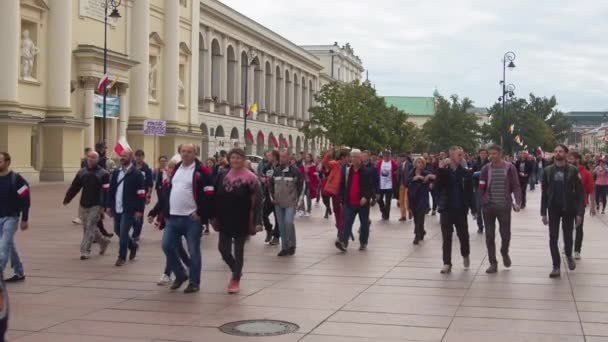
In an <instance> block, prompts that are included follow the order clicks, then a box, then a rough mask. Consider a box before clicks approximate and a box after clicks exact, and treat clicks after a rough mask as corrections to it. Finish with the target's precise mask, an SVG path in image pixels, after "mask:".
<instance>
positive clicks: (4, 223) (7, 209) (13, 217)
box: [0, 152, 30, 283]
mask: <svg viewBox="0 0 608 342" xmlns="http://www.w3.org/2000/svg"><path fill="white" fill-rule="evenodd" d="M10 165H11V156H10V154H8V153H6V152H0V271H2V273H4V269H5V268H6V264H7V263H8V260H9V258H10V261H11V266H12V267H13V270H14V271H15V275H13V276H12V277H11V278H8V279H6V280H5V281H6V282H9V283H13V282H19V281H23V280H25V272H24V271H23V265H22V264H21V260H20V259H19V254H18V253H17V247H16V245H15V233H17V227H18V226H20V228H21V230H27V229H28V227H29V224H28V217H29V209H30V188H29V185H28V183H27V181H26V180H25V179H24V178H23V177H22V176H21V175H20V174H18V173H16V172H14V171H12V170H11V169H10ZM20 219H21V223H19V220H20Z"/></svg>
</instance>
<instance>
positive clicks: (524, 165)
mask: <svg viewBox="0 0 608 342" xmlns="http://www.w3.org/2000/svg"><path fill="white" fill-rule="evenodd" d="M515 168H516V169H517V171H518V172H519V186H520V187H521V208H522V209H524V208H526V190H527V189H528V182H529V180H530V175H531V174H532V170H533V168H534V165H533V163H532V162H531V161H529V160H528V152H526V151H522V152H520V153H519V156H518V158H517V161H516V162H515Z"/></svg>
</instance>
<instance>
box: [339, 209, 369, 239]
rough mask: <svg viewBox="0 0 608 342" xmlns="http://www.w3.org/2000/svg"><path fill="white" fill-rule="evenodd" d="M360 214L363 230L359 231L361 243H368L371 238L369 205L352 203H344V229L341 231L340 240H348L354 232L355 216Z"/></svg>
mask: <svg viewBox="0 0 608 342" xmlns="http://www.w3.org/2000/svg"><path fill="white" fill-rule="evenodd" d="M357 215H359V222H360V223H361V232H360V233H359V243H361V244H362V245H367V242H368V240H369V207H368V206H365V207H360V206H356V207H353V206H352V205H350V204H345V205H344V229H343V230H342V232H341V236H340V241H342V242H348V239H349V238H350V236H351V235H352V234H353V224H354V223H355V217H357Z"/></svg>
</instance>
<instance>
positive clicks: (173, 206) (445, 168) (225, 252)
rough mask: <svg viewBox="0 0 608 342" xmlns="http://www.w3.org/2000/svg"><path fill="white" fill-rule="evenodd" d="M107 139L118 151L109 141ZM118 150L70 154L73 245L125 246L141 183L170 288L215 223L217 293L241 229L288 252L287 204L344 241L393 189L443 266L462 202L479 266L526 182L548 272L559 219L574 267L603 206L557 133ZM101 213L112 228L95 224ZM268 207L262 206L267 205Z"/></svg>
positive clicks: (3, 229)
mask: <svg viewBox="0 0 608 342" xmlns="http://www.w3.org/2000/svg"><path fill="white" fill-rule="evenodd" d="M118 152H119V153H118ZM117 153H118V154H119V162H118V163H117V164H116V165H114V164H115V163H114V162H113V161H112V160H111V159H109V158H108V157H107V156H106V147H105V146H104V145H103V144H97V145H96V146H95V150H90V149H87V150H86V151H85V158H84V159H83V163H82V168H81V169H80V171H79V172H78V173H77V174H76V176H75V177H74V180H73V182H72V183H71V185H70V186H69V188H68V190H67V192H66V194H65V197H64V200H63V204H64V205H67V204H68V203H70V201H72V200H73V199H74V198H75V197H76V196H77V194H78V193H80V200H79V215H78V219H75V222H78V223H81V224H82V226H83V227H84V228H83V236H82V241H81V244H80V258H81V259H82V260H87V259H89V258H91V253H92V252H91V248H92V245H93V244H98V245H99V254H100V255H104V254H105V253H106V251H107V247H108V246H109V244H110V241H111V240H110V239H111V238H112V236H113V235H116V236H117V238H118V258H117V259H116V262H115V265H116V266H123V265H125V264H126V263H127V262H128V261H130V260H133V259H134V258H136V256H137V252H138V250H139V248H140V247H139V240H140V236H141V233H142V228H143V225H144V221H145V218H144V214H145V211H146V206H150V205H151V199H152V194H153V192H155V193H156V198H157V201H156V203H155V205H154V206H153V207H151V208H149V211H148V213H147V221H148V222H149V223H150V224H154V225H155V226H156V227H157V228H158V229H161V230H163V237H162V250H163V252H164V254H165V256H166V265H165V268H164V270H163V272H162V275H161V279H160V281H159V283H158V284H159V285H163V286H168V287H170V288H171V289H172V290H177V289H180V288H181V287H182V286H183V285H184V284H187V286H186V288H185V290H184V292H185V293H193V292H197V291H199V288H200V283H201V269H202V262H201V238H202V236H203V235H205V234H209V233H210V227H211V228H212V229H214V230H215V231H217V232H218V234H219V237H218V250H219V252H220V255H221V257H222V259H223V260H224V261H225V262H226V264H227V265H228V266H229V268H230V270H231V273H232V276H231V277H230V281H229V284H228V288H227V290H228V292H229V293H238V292H239V286H240V279H241V276H242V274H243V265H244V254H245V245H246V243H247V241H248V240H249V239H250V237H251V236H253V235H256V234H257V233H259V232H262V231H263V230H265V233H266V237H265V242H266V243H268V244H269V245H273V246H274V245H279V244H280V252H279V253H278V256H279V257H289V256H293V255H295V253H296V247H297V243H296V241H297V240H296V228H295V225H294V219H295V217H296V215H299V216H302V217H306V216H310V213H311V208H312V206H313V203H314V202H315V201H316V203H320V202H321V201H322V203H323V204H324V206H325V218H326V219H329V218H330V217H331V216H333V219H334V220H335V228H336V240H335V246H336V248H337V249H339V250H340V251H341V252H346V251H347V250H348V248H349V244H350V243H351V242H352V241H354V236H355V234H354V233H353V225H354V224H355V220H356V218H357V217H358V219H359V228H358V234H357V235H358V239H359V250H360V251H365V250H366V249H367V248H368V244H369V241H370V225H371V224H372V221H371V220H370V210H371V209H372V208H373V207H374V206H375V205H376V204H378V207H379V209H380V212H381V217H382V220H390V218H391V203H392V201H393V198H394V199H396V201H397V202H398V205H397V207H398V209H399V211H398V215H399V219H398V220H399V221H400V222H406V221H408V220H413V222H414V240H413V244H415V245H419V244H420V243H421V242H422V241H424V239H425V235H426V231H425V218H426V216H427V215H432V216H435V215H437V213H438V214H439V222H440V226H441V236H442V252H443V267H442V268H441V273H442V274H447V273H450V272H451V271H452V241H453V240H452V236H453V233H454V231H456V235H457V237H458V240H459V245H460V254H461V256H462V258H463V266H464V267H465V269H466V268H468V267H469V266H470V258H469V257H470V253H471V251H470V244H469V225H468V215H469V213H470V214H472V215H473V216H474V217H475V220H476V222H477V228H478V233H480V234H483V233H484V231H485V237H486V246H487V254H488V260H489V263H490V266H489V267H488V269H487V270H486V272H487V273H496V272H497V271H498V260H497V256H496V243H495V234H496V223H497V222H498V231H499V235H500V237H501V248H500V254H501V256H502V263H503V265H504V267H505V268H509V267H511V264H512V262H511V258H510V256H509V243H510V239H511V215H512V212H513V211H514V212H519V211H520V210H522V209H524V208H525V207H526V204H527V203H526V192H527V190H528V188H529V189H530V190H531V191H534V190H535V187H536V185H537V184H539V183H540V186H541V191H542V196H541V211H540V215H541V220H542V222H543V224H545V225H547V226H548V230H549V245H550V252H551V257H552V266H553V268H552V271H551V273H550V277H559V276H560V268H561V265H560V264H561V257H560V250H559V246H558V240H559V232H560V226H561V230H562V232H563V240H564V252H565V255H566V260H567V266H568V268H569V269H570V270H574V269H575V268H576V261H575V260H576V259H579V258H580V255H581V248H582V241H583V221H584V215H585V211H586V208H588V209H589V213H590V215H592V216H593V215H595V214H596V212H599V211H600V210H601V213H602V214H604V212H605V209H606V196H607V193H608V168H607V166H606V162H607V161H608V158H602V157H600V156H597V157H594V158H592V157H589V156H581V155H580V154H579V153H577V152H574V151H572V152H570V151H569V150H568V148H567V147H566V146H564V145H557V146H556V147H555V149H554V151H553V154H552V158H551V159H548V158H544V157H545V155H544V154H543V153H542V151H540V153H538V154H539V155H538V156H537V157H535V156H534V155H532V154H528V153H527V152H521V153H519V154H518V156H517V159H516V160H515V161H513V160H511V158H510V157H509V156H504V155H503V151H502V149H501V147H500V146H497V145H491V146H489V147H487V148H484V149H480V150H479V151H477V153H476V154H475V155H468V154H465V152H464V151H463V149H462V148H460V147H458V146H453V147H451V148H450V149H449V151H447V152H440V153H438V154H436V155H429V154H423V155H418V156H411V155H409V154H400V155H399V156H397V157H396V158H394V157H393V155H392V154H391V152H390V151H384V152H382V153H381V155H377V154H375V153H373V152H368V151H360V150H358V149H352V150H346V149H339V150H338V149H331V150H329V151H327V152H326V153H325V155H324V156H323V157H322V158H314V157H313V156H312V155H311V154H306V153H303V152H302V153H301V154H300V156H296V155H291V154H289V153H288V152H286V151H280V152H279V151H269V152H267V153H266V154H265V156H264V159H263V160H262V162H260V163H259V164H258V165H257V168H256V169H255V170H254V168H253V167H252V164H251V162H250V161H249V160H248V158H247V156H246V155H245V152H244V151H243V150H241V149H238V148H235V149H233V150H231V151H230V152H228V153H222V154H220V155H218V157H217V158H210V159H207V160H205V161H201V160H199V159H198V158H197V155H196V147H195V146H194V145H191V144H184V145H181V146H180V147H179V149H178V153H177V154H176V155H175V156H172V157H170V158H169V157H165V156H162V157H160V158H159V160H158V163H159V165H158V167H157V168H154V169H153V168H151V167H149V166H148V165H147V164H146V163H145V162H144V158H145V154H144V152H143V151H141V150H137V151H132V150H131V149H130V148H127V149H124V150H120V151H117ZM10 163H11V158H10V155H9V154H8V153H0V267H2V270H4V268H5V267H6V265H7V263H8V261H9V260H10V262H11V266H12V268H13V270H14V275H13V276H12V277H10V278H6V281H7V282H18V281H23V280H24V279H25V272H24V268H23V265H22V264H21V261H20V259H19V254H18V252H17V248H16V245H15V242H14V235H15V233H16V232H17V230H18V227H20V228H21V230H26V229H28V213H29V207H30V189H29V185H28V183H27V182H26V180H25V179H24V178H23V177H22V176H20V175H19V174H18V173H16V172H14V171H11V169H10ZM104 217H107V218H111V219H112V223H113V228H114V229H113V234H112V233H111V232H108V231H107V229H106V228H105V225H104ZM271 218H272V219H271Z"/></svg>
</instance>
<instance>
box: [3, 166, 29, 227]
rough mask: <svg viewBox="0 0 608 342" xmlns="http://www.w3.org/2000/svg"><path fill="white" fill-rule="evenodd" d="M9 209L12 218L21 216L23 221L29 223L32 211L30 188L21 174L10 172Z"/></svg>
mask: <svg viewBox="0 0 608 342" xmlns="http://www.w3.org/2000/svg"><path fill="white" fill-rule="evenodd" d="M7 177H9V178H10V189H9V191H10V195H9V199H10V201H9V204H8V206H9V208H8V210H6V211H7V212H8V213H9V214H10V216H19V215H21V221H23V222H27V220H28V218H29V211H30V186H29V184H28V183H27V181H26V180H25V178H23V177H22V176H21V175H20V174H18V173H17V172H15V171H10V172H9V173H8V175H7Z"/></svg>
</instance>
